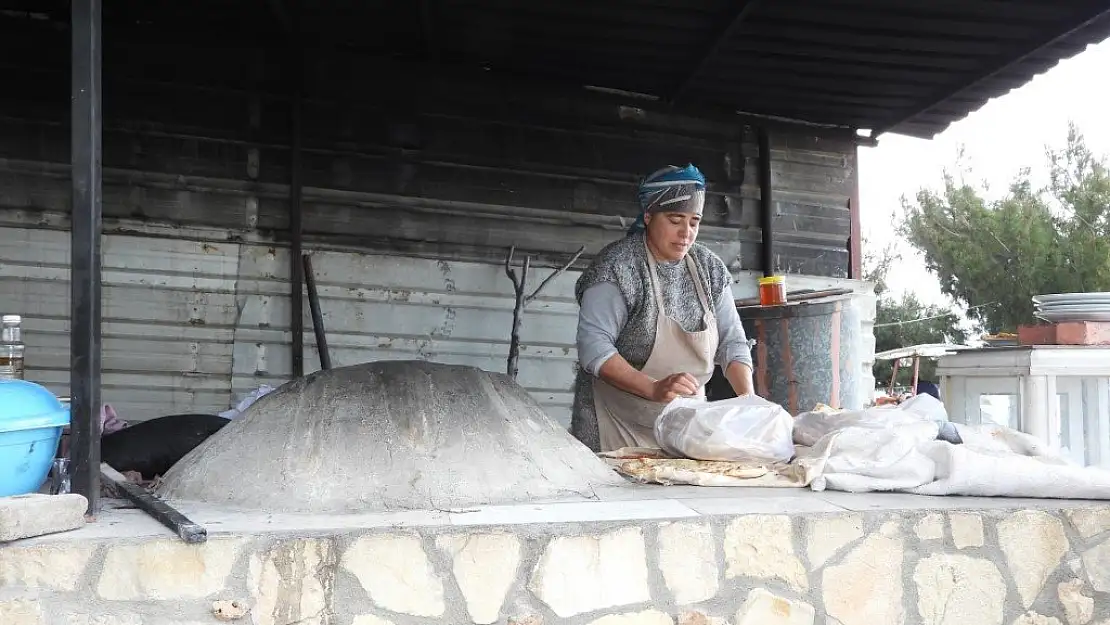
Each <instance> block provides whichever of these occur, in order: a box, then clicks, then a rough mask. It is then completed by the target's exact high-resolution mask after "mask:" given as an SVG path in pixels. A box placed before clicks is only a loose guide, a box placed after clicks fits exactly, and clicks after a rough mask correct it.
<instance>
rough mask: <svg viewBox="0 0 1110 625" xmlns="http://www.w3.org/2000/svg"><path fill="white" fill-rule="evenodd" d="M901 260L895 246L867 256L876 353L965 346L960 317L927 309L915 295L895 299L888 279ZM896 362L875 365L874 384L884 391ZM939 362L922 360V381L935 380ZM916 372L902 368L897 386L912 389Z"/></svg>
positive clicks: (943, 309) (890, 245) (930, 307)
mask: <svg viewBox="0 0 1110 625" xmlns="http://www.w3.org/2000/svg"><path fill="white" fill-rule="evenodd" d="M898 258H899V256H898V254H897V252H896V251H895V248H894V245H893V244H888V245H887V246H886V247H885V248H883V249H882V250H880V251H879V252H878V253H873V254H864V258H863V262H864V279H865V280H867V281H868V282H874V283H875V295H876V296H877V298H878V299H877V302H876V309H875V351H876V352H883V351H886V350H890V349H897V348H899V347H910V346H912V345H921V344H923V343H964V342H966V341H967V333H966V332H965V331H964V330H963V329H962V328H961V327H960V321H961V315H960V314H959V313H957V312H955V311H952V310H949V309H946V308H943V307H941V306H935V305H926V304H924V303H922V302H921V301H920V300H918V299H917V297H916V296H915V295H913V294H912V293H904V294H901V295H895V294H892V293H891V292H890V288H889V285H888V284H887V276H888V273H889V271H890V268H891V266H893V265H894V263H895V262H897V260H898ZM893 364H894V363H893V361H889V360H888V361H883V362H876V363H875V365H874V367H873V369H872V371H873V373H874V375H875V382H876V384H878V385H879V386H883V387H885V386H886V385H887V384H889V383H890V376H891V373H892V369H893ZM935 374H936V361H935V360H929V359H922V360H921V371H920V378H921V379H922V380H936V375H935ZM912 380H913V369H912V367H911V368H902V369H900V370H899V373H898V380H897V384H899V385H909V384H910V383H911V382H912Z"/></svg>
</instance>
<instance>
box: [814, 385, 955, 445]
mask: <svg viewBox="0 0 1110 625" xmlns="http://www.w3.org/2000/svg"><path fill="white" fill-rule="evenodd" d="M922 421H931V422H934V423H941V424H943V423H947V422H948V412H947V411H946V410H945V409H944V404H942V403H941V402H940V400H938V399H937V398H936V397H933V396H932V395H915V396H914V397H912V398H910V399H908V400H906V401H904V402H902V403H901V404H899V405H889V406H873V407H871V408H865V409H863V410H833V409H832V408H828V407H825V406H822V407H819V408H817V409H816V410H811V411H810V412H803V413H802V414H800V415H798V416H797V418H795V419H794V442H795V443H797V444H798V445H806V446H808V447H812V446H813V445H816V444H817V441H819V440H821V439H822V438H824V437H825V436H826V435H828V434H829V433H830V432H835V431H839V430H842V429H844V428H847V427H861V428H869V429H877V430H884V429H887V428H890V427H896V426H902V425H912V424H915V423H920V422H922ZM934 438H935V434H934Z"/></svg>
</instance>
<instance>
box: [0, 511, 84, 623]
mask: <svg viewBox="0 0 1110 625" xmlns="http://www.w3.org/2000/svg"><path fill="white" fill-rule="evenodd" d="M88 507H89V501H88V500H87V499H85V498H84V497H82V496H81V495H74V494H66V495H40V494H37V493H36V494H30V495H15V496H12V497H0V542H7V541H12V540H19V539H20V538H31V537H34V536H42V535H44V534H53V533H56V532H66V531H69V530H72V529H77V528H79V527H81V526H83V525H84V524H85V511H86V510H87V509H88ZM0 622H2V621H0Z"/></svg>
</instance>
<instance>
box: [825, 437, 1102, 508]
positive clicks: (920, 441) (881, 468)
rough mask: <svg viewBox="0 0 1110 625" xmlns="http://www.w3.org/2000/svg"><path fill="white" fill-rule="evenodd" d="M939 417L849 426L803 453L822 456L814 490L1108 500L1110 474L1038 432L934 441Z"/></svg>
mask: <svg viewBox="0 0 1110 625" xmlns="http://www.w3.org/2000/svg"><path fill="white" fill-rule="evenodd" d="M939 427H940V426H939V425H938V424H937V423H936V422H931V421H920V422H918V423H917V424H911V425H898V426H892V427H889V428H886V429H876V428H868V427H846V428H842V429H839V430H837V431H834V432H831V433H829V434H828V435H827V436H825V437H824V438H822V439H821V440H819V441H818V442H817V444H816V445H814V446H813V448H812V449H811V450H810V451H809V452H808V453H807V454H806V455H807V456H808V455H813V456H817V457H819V458H820V459H822V460H824V472H823V473H822V474H821V475H820V476H818V477H817V478H816V479H814V480H813V482H812V483H811V484H810V486H811V488H813V490H817V491H820V490H826V489H828V490H841V491H849V492H857V493H858V492H869V491H899V492H906V493H913V494H917V495H963V496H969V497H1030V498H1046V499H1110V471H1105V470H1103V469H1099V468H1095V467H1080V466H1076V465H1073V464H1070V463H1068V462H1067V461H1066V460H1064V459H1062V458H1059V457H1056V456H1054V455H1051V454H1048V453H1047V452H1046V451H1045V449H1044V447H1043V445H1041V444H1040V443H1039V441H1037V440H1036V439H1034V438H1033V437H1031V436H1029V435H1027V434H1023V433H1021V432H1016V431H1014V430H1010V429H1009V428H1005V427H1002V426H997V425H986V426H965V425H959V424H957V425H956V428H957V430H958V431H959V434H960V437H961V438H962V439H963V440H964V441H965V443H964V444H962V445H954V444H952V443H948V442H945V441H938V440H936V434H937V431H938V429H939Z"/></svg>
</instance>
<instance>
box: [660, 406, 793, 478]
mask: <svg viewBox="0 0 1110 625" xmlns="http://www.w3.org/2000/svg"><path fill="white" fill-rule="evenodd" d="M793 427H794V420H793V419H792V418H791V416H790V413H788V412H786V410H784V409H783V408H782V406H779V405H778V404H775V403H772V402H769V401H767V400H766V399H763V398H762V397H757V396H754V395H748V396H744V397H734V398H732V399H723V400H720V401H711V402H707V401H704V400H700V399H695V398H687V397H679V398H677V399H675V400H674V401H672V402H671V403H669V404H667V407H666V408H665V409H664V410H663V413H662V414H661V415H659V418H658V419H656V420H655V440H656V442H658V443H659V446H660V447H661V448H662V449H663V450H664V451H666V452H667V453H668V454H671V455H673V456H677V457H682V458H693V459H695V460H726V461H745V460H764V461H768V462H787V461H789V460H790V459H791V458H792V457H793V456H794V444H793V443H792V441H791V438H792V431H793Z"/></svg>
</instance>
